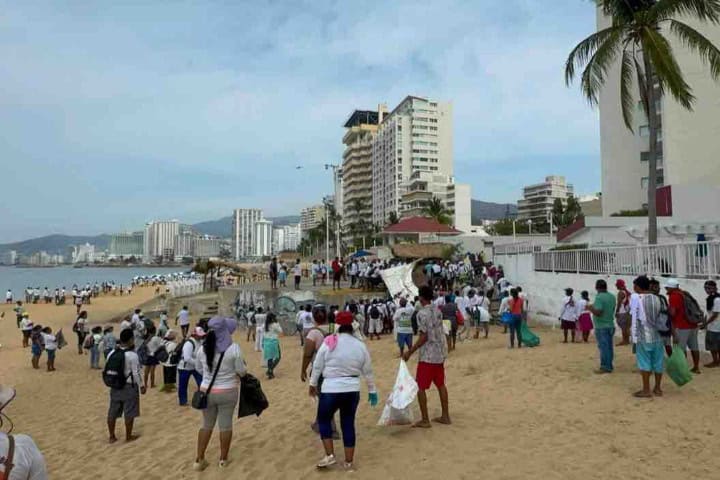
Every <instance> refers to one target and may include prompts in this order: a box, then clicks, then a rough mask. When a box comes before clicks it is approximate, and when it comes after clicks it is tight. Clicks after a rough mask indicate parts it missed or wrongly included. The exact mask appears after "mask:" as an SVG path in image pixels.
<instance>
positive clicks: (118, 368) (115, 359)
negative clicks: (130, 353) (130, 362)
mask: <svg viewBox="0 0 720 480" xmlns="http://www.w3.org/2000/svg"><path fill="white" fill-rule="evenodd" d="M102 378H103V382H105V385H107V386H108V387H110V388H115V389H121V388H124V387H125V384H126V383H127V377H126V376H125V350H123V349H121V348H117V349H115V350H113V352H112V353H111V354H110V356H109V357H108V358H107V360H106V361H105V368H103V372H102Z"/></svg>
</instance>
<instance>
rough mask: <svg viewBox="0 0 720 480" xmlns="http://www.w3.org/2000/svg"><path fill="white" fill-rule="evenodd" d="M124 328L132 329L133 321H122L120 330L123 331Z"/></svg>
mask: <svg viewBox="0 0 720 480" xmlns="http://www.w3.org/2000/svg"><path fill="white" fill-rule="evenodd" d="M123 330H132V323H130V322H129V321H127V320H123V321H122V322H120V331H121V332H122V331H123Z"/></svg>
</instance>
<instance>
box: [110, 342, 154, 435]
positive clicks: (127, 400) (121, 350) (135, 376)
mask: <svg viewBox="0 0 720 480" xmlns="http://www.w3.org/2000/svg"><path fill="white" fill-rule="evenodd" d="M134 342H135V337H134V336H133V332H132V330H123V331H122V332H120V344H119V345H118V347H117V348H116V349H115V350H113V351H112V352H110V355H109V356H108V360H107V363H106V369H107V368H108V364H110V363H111V362H112V364H115V362H114V360H113V357H114V356H115V355H124V356H125V358H124V359H122V363H120V362H118V365H123V366H124V368H123V375H124V376H125V382H124V385H123V386H122V387H121V388H113V387H110V406H109V407H108V418H107V427H108V433H109V440H108V441H109V442H110V443H115V442H117V437H116V436H115V424H116V423H117V419H118V418H120V417H123V418H124V419H125V441H126V442H132V441H134V440H137V438H138V435H133V427H134V424H135V419H136V418H137V417H139V416H140V394H142V395H145V387H144V386H143V385H142V377H141V371H140V361H139V360H138V356H137V353H135V351H134V349H135V345H134Z"/></svg>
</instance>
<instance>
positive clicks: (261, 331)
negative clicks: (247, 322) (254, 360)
mask: <svg viewBox="0 0 720 480" xmlns="http://www.w3.org/2000/svg"><path fill="white" fill-rule="evenodd" d="M266 320H267V313H265V312H264V311H263V308H262V307H258V308H257V313H256V314H255V335H254V338H255V351H256V352H262V345H263V338H264V337H265V321H266Z"/></svg>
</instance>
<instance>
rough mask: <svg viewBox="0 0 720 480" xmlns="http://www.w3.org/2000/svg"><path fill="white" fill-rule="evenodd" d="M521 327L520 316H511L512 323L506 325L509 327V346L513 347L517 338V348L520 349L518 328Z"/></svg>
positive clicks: (520, 337)
mask: <svg viewBox="0 0 720 480" xmlns="http://www.w3.org/2000/svg"><path fill="white" fill-rule="evenodd" d="M521 325H522V317H521V316H520V315H513V319H512V322H510V323H509V324H508V327H510V346H511V347H514V346H515V337H517V342H518V348H520V347H522V335H521V333H520V326H521Z"/></svg>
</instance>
